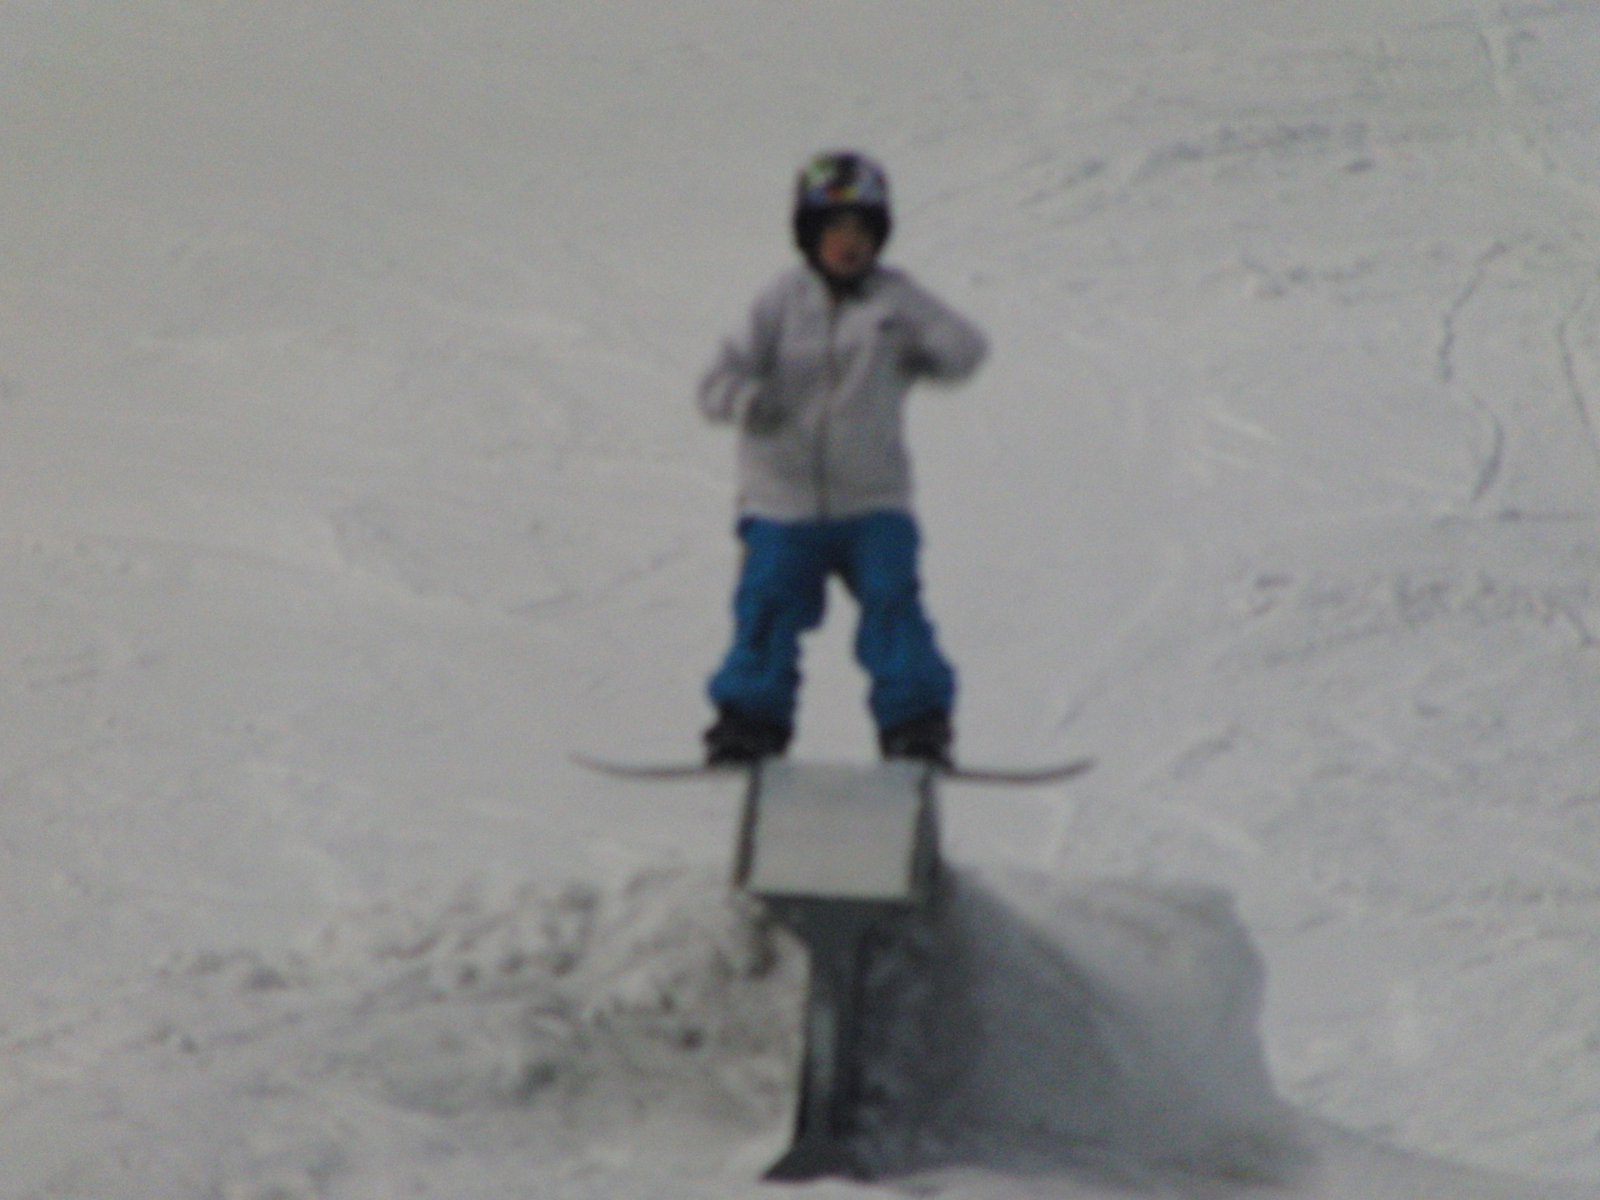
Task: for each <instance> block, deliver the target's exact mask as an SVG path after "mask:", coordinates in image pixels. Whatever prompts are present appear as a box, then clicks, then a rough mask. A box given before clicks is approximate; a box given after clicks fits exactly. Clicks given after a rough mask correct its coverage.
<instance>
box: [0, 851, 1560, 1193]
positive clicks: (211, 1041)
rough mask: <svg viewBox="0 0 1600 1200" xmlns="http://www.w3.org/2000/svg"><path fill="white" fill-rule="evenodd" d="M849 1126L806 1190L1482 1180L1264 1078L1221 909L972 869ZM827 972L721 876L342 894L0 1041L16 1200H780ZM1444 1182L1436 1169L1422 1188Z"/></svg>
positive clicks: (1242, 969)
mask: <svg viewBox="0 0 1600 1200" xmlns="http://www.w3.org/2000/svg"><path fill="white" fill-rule="evenodd" d="M878 936H880V937H881V939H882V944H881V945H880V946H879V947H878V949H879V951H880V952H879V953H878V954H876V955H875V956H874V964H875V965H874V967H873V969H872V971H871V972H870V975H869V978H868V979H867V981H866V987H867V1004H866V1028H865V1031H864V1034H865V1043H866V1055H867V1061H866V1063H865V1071H864V1076H863V1081H864V1085H865V1086H864V1092H863V1096H862V1100H861V1111H860V1118H861V1119H860V1122H859V1126H858V1130H859V1132H858V1134H857V1136H858V1138H859V1142H860V1144H859V1146H858V1147H857V1149H858V1151H859V1153H860V1156H861V1158H862V1161H864V1162H868V1163H870V1165H871V1167H872V1168H873V1171H874V1173H875V1174H876V1175H877V1177H878V1182H876V1183H873V1184H855V1183H847V1182H845V1181H838V1180H830V1181H820V1182H817V1183H813V1184H808V1185H805V1186H804V1187H803V1188H798V1187H797V1188H793V1189H792V1190H793V1191H795V1192H802V1191H803V1192H804V1194H806V1195H807V1196H820V1197H833V1196H839V1197H843V1196H846V1195H849V1196H854V1197H870V1196H874V1195H883V1196H891V1195H903V1194H904V1193H905V1189H906V1188H908V1187H910V1188H912V1189H914V1190H915V1191H916V1192H918V1193H919V1194H932V1195H937V1194H941V1193H943V1194H951V1195H957V1194H959V1195H961V1196H963V1197H969V1198H970V1197H990V1198H993V1200H1020V1198H1022V1197H1032V1196H1045V1195H1049V1196H1052V1197H1065V1198H1067V1200H1073V1198H1078V1197H1099V1196H1112V1195H1115V1196H1120V1197H1129V1196H1146V1197H1148V1196H1180V1197H1188V1198H1190V1200H1202V1198H1213V1197H1232V1196H1245V1195H1250V1196H1272V1195H1282V1196H1296V1197H1318V1198H1323V1197H1332V1196H1335V1195H1337V1196H1340V1197H1347V1196H1351V1195H1362V1196H1364V1197H1367V1198H1368V1200H1377V1198H1379V1197H1387V1196H1394V1197H1401V1196H1405V1197H1407V1198H1408V1200H1424V1198H1426V1197H1431V1196H1439V1197H1441V1198H1442V1197H1446V1196H1448V1197H1450V1198H1451V1200H1463V1198H1464V1197H1469V1196H1470V1197H1483V1198H1492V1200H1510V1198H1513V1197H1514V1198H1516V1200H1530V1198H1532V1197H1535V1196H1537V1197H1540V1198H1541V1200H1543V1198H1544V1197H1547V1196H1549V1197H1553V1196H1556V1195H1559V1194H1560V1193H1558V1192H1556V1191H1530V1190H1527V1189H1526V1188H1522V1187H1521V1185H1517V1184H1514V1183H1509V1182H1508V1183H1504V1184H1502V1183H1501V1182H1499V1181H1493V1180H1488V1179H1487V1177H1483V1176H1478V1175H1468V1174H1465V1173H1460V1172H1452V1171H1449V1170H1446V1169H1444V1168H1438V1169H1437V1170H1435V1169H1434V1168H1429V1167H1424V1166H1422V1165H1420V1164H1418V1163H1417V1162H1416V1160H1414V1159H1410V1158H1408V1157H1406V1156H1403V1155H1399V1154H1388V1153H1386V1152H1383V1151H1381V1150H1378V1149H1376V1148H1374V1147H1372V1146H1370V1145H1367V1144H1364V1143H1359V1142H1356V1141H1353V1140H1351V1139H1341V1138H1340V1136H1339V1135H1336V1134H1333V1133H1331V1132H1329V1131H1326V1130H1322V1129H1320V1128H1315V1127H1313V1126H1312V1125H1310V1124H1309V1123H1307V1122H1305V1121H1303V1120H1301V1119H1299V1118H1297V1117H1296V1116H1295V1114H1293V1113H1292V1112H1291V1111H1289V1110H1288V1109H1287V1108H1286V1107H1285V1106H1284V1105H1283V1104H1282V1103H1280V1101H1279V1100H1278V1098H1277V1097H1276V1096H1275V1094H1274V1092H1273V1089H1272V1086H1271V1084H1270V1081H1269V1079H1268V1075H1267V1071H1266V1069H1265V1066H1264V1064H1263V1061H1262V1053H1261V1050H1260V1046H1259V1042H1258V1039H1257V1035H1256V1020H1257V1015H1258V1012H1259V1010H1260V1005H1261V1001H1262V972H1261V967H1260V963H1259V960H1258V958H1257V955H1256V954H1255V952H1254V951H1253V948H1252V946H1251V943H1250V940H1249V938H1248V937H1247V935H1246V933H1245V931H1244V930H1243V928H1242V927H1241V926H1240V924H1239V922H1238V921H1237V920H1236V919H1235V917H1234V915H1233V913H1232V910H1231V904H1230V902H1229V900H1228V898H1227V896H1226V895H1224V894H1221V893H1219V892H1215V891H1209V890H1185V889H1174V888H1158V887H1152V886H1145V885H1139V884H1132V883H1124V882H1099V883H1073V884H1068V883H1062V882H1060V881H1058V880H1054V879H1050V878H1047V877H1041V876H1033V875H1007V876H995V877H990V878H981V877H979V876H977V875H975V874H973V873H971V872H966V871H960V870H956V871H950V872H947V873H946V883H945V885H944V887H943V888H942V890H941V892H940V894H939V896H938V897H937V899H936V902H935V903H934V904H932V905H931V906H929V908H928V909H927V911H926V913H925V914H924V915H923V916H921V917H907V918H905V919H904V920H903V921H901V922H898V923H896V924H894V925H892V926H889V927H885V928H884V929H882V930H881V931H880V933H879V935H878ZM805 991H806V963H805V956H804V952H803V950H802V948H801V946H800V945H799V943H798V942H797V941H796V940H794V939H793V938H792V937H791V936H790V935H788V934H786V933H785V932H783V931H782V929H781V928H780V927H779V926H778V925H777V924H776V923H774V922H773V921H771V920H770V919H769V918H768V917H767V916H766V915H765V914H764V913H763V911H762V910H761V908H760V906H759V905H757V904H755V903H753V902H751V901H750V900H749V899H748V898H746V897H742V896H740V895H738V894H736V893H732V892H730V891H729V889H728V887H727V885H726V883H725V882H724V881H723V880H722V879H721V878H720V877H718V876H716V875H713V874H711V873H709V872H701V871H697V870H690V869H654V868H652V869H646V870H627V871H619V877H618V878H617V879H616V880H615V881H614V882H612V883H609V884H606V885H600V884H594V883H584V884H576V885H571V886H566V887H562V888H558V889H554V890H546V889H540V888H533V887H529V888H526V889H523V890H520V891H516V892H513V893H510V894H501V895H489V894H487V893H486V892H483V891H479V890H474V889H469V890H467V891H465V892H463V893H462V894H460V895H458V896H455V897H453V898H451V899H449V900H448V901H446V902H435V903H432V904H430V903H428V902H426V901H423V900H417V901H415V902H407V903H389V904H383V905H378V906H374V907H371V908H368V909H364V910H361V911H357V912H352V913H350V914H348V915H347V916H345V917H343V918H341V919H340V920H338V921H336V922H334V923H333V924H331V925H329V926H328V927H327V928H325V929H323V930H321V931H320V932H318V933H317V934H316V935H315V936H314V937H311V938H308V939H307V940H306V942H305V944H304V945H302V946H300V947H299V948H297V949H295V950H293V951H283V952H265V951H258V950H244V951H240V952H236V953H225V954H212V953H206V954H193V955H184V956H181V957H179V958H177V959H175V960H174V961H172V962H170V963H167V964H165V965H164V966H162V967H160V968H159V969H157V970H153V971H152V972H151V973H150V974H149V975H148V976H146V977H144V978H141V979H137V980H133V981H130V983H129V984H128V985H127V986H126V987H125V988H123V989H121V990H119V991H117V992H114V993H108V994H107V995H105V996H104V997H102V998H101V999H100V1000H99V1001H97V1002H96V1003H95V1004H94V1005H93V1006H92V1007H90V1008H87V1009H84V1010H82V1011H76V1012H55V1013H51V1014H50V1015H49V1016H48V1017H47V1018H44V1019H41V1020H40V1021H39V1022H37V1023H36V1024H35V1025H34V1026H33V1027H31V1028H25V1029H24V1028H12V1029H8V1030H6V1031H5V1034H4V1037H3V1038H0V1068H3V1069H0V1118H3V1119H0V1164H4V1166H3V1176H0V1177H3V1179H4V1184H5V1186H4V1188H3V1189H0V1190H3V1194H5V1195H6V1196H8V1197H12V1196H15V1197H19V1198H21V1200H43V1198H44V1197H50V1198H51V1200H80V1198H81V1200H90V1198H95V1200H101V1198H103V1197H105V1196H111V1195H115V1196H117V1197H119V1198H120V1200H145V1198H150V1200H155V1198H159V1200H175V1198H178V1197H198V1198H203V1200H340V1198H346V1197H351V1198H353V1197H362V1198H367V1197H378V1196H384V1197H387V1196H405V1197H446V1196H448V1197H450V1198H451V1200H479V1198H483V1200H487V1198H489V1197H494V1198H495V1200H504V1197H506V1196H529V1197H535V1196H536V1197H541V1198H543V1197H556V1198H568V1197H570V1198H573V1200H577V1198H590V1197H602V1196H604V1197H607V1198H608V1200H633V1198H634V1197H640V1198H642V1197H646V1196H648V1197H651V1198H652V1200H656V1198H663V1197H664V1198H667V1200H672V1198H674V1197H712V1196H715V1197H718V1198H719V1200H722V1198H726V1197H738V1196H746V1195H748V1196H762V1195H771V1194H773V1187H774V1185H766V1184H762V1183H760V1182H759V1176H760V1173H761V1170H762V1168H763V1167H764V1166H765V1164H766V1163H768V1162H770V1161H771V1159H772V1157H773V1155H774V1153H775V1151H776V1150H778V1149H780V1148H781V1147H782V1145H783V1144H784V1143H785V1142H786V1140H787V1137H788V1129H789V1124H790V1122H791V1120H792V1117H793V1104H794V1076H795V1071H796V1065H797V1062H798V1059H799V1055H800V1050H801V1012H802V1007H803V1002H804V998H805ZM1430 1172H1433V1173H1432V1174H1430Z"/></svg>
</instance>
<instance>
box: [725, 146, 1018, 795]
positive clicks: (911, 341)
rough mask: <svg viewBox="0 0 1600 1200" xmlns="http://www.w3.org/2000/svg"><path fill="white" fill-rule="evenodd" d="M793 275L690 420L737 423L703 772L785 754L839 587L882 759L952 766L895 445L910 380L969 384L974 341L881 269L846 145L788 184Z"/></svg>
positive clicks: (948, 673)
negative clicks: (720, 645) (726, 592)
mask: <svg viewBox="0 0 1600 1200" xmlns="http://www.w3.org/2000/svg"><path fill="white" fill-rule="evenodd" d="M793 227H794V238H795V242H796V244H797V246H798V247H799V250H800V253H801V256H802V257H803V259H804V262H803V264H800V265H796V266H795V267H792V268H790V269H789V270H788V271H786V272H784V273H783V274H782V275H780V276H779V277H778V278H777V279H776V280H774V281H773V282H772V283H771V284H770V285H769V286H768V287H767V288H766V289H765V290H764V291H763V292H762V293H761V294H760V295H759V296H758V297H757V299H756V301H755V303H754V305H753V307H752V309H751V313H750V318H749V322H748V324H747V325H746V326H745V327H744V328H743V329H742V330H740V331H739V332H738V333H736V334H735V335H734V336H732V337H731V338H729V339H728V340H727V341H726V342H724V344H723V345H722V348H721V351H720V353H719V354H718V356H717V358H716V360H715V361H714V362H713V364H712V365H711V367H710V369H709V370H708V371H707V373H706V375H705V377H704V379H703V380H702V382H701V384H700V390H699V404H700V410H701V412H702V413H703V414H704V415H705V416H706V417H707V418H708V419H710V420H712V421H717V422H725V423H731V424H733V425H735V426H736V427H737V428H738V431H739V437H738V480H739V514H738V536H739V537H740V539H741V540H742V542H743V544H744V563H743V567H742V569H741V572H740V577H739V580H738V585H737V588H736V590H735V593H734V601H733V609H734V636H733V644H732V647H731V648H730V649H729V651H728V653H727V656H726V658H725V659H724V661H723V663H722V665H721V667H720V669H719V670H718V671H717V672H716V673H715V674H714V675H713V676H712V678H711V680H710V684H709V687H708V691H709V694H710V697H711V700H712V702H713V703H714V704H715V705H716V706H717V712H718V716H717V720H716V722H715V723H714V724H713V725H712V726H711V728H710V729H708V730H707V731H706V734H705V743H706V759H707V761H708V762H710V763H713V764H718V763H733V762H750V761H755V760H757V759H760V758H763V757H767V756H769V755H780V754H782V753H783V752H784V750H785V749H786V748H787V747H788V744H789V741H790V738H791V736H792V734H793V731H794V715H795V709H796V705H797V698H798V693H799V688H800V670H799V660H800V636H801V634H802V633H804V632H806V631H807V630H810V629H814V628H815V627H817V626H818V625H819V624H820V623H821V621H822V617H823V611H824V602H825V596H826V585H827V581H828V579H829V577H830V576H832V575H837V576H839V577H840V578H841V579H842V580H843V582H844V584H845V586H846V587H847V588H848V590H849V591H850V593H851V594H852V595H853V596H854V597H855V599H856V601H857V602H858V603H859V605H860V610H861V611H860V625H859V627H858V629H857V633H856V639H855V653H856V658H857V660H858V661H859V662H860V663H861V665H862V666H863V667H864V668H865V669H866V671H867V673H868V674H869V676H870V677H871V681H872V686H871V692H870V696H869V706H870V709H871V712H872V716H873V719H874V721H875V723H876V726H877V730H878V741H879V746H880V749H881V750H882V753H883V755H884V756H885V757H886V758H917V759H925V760H928V761H931V762H935V763H939V764H942V765H949V763H950V758H951V747H952V741H953V732H952V725H951V714H952V710H953V707H954V702H955V693H956V678H955V672H954V670H953V669H952V668H951V666H950V664H949V663H948V662H947V661H946V660H945V658H944V656H943V655H942V654H941V653H940V651H939V648H938V646H937V644H936V642H935V638H934V630H933V626H932V625H931V624H930V622H929V620H928V618H927V616H926V614H925V613H924V610H923V606H922V602H921V599H920V593H921V584H920V580H919V577H918V570H917V554H918V544H919V532H918V527H917V523H916V520H915V518H914V516H913V514H912V509H911V472H910V463H909V460H908V458H907V454H906V447H905V441H904V436H903V428H902V426H903V421H902V411H903V407H904V401H905V397H906V393H907V391H908V390H909V389H910V387H911V385H912V384H913V383H914V382H916V381H917V380H919V379H928V380H937V381H945V382H954V381H957V380H961V379H965V378H966V377H967V376H969V375H971V374H972V372H973V371H974V370H976V368H977V367H978V364H979V363H980V362H981V361H982V359H983V357H984V354H985V350H986V346H985V340H984V336H983V334H982V332H981V331H980V330H978V329H977V328H976V327H975V326H974V325H973V324H972V323H971V322H970V321H968V320H967V319H966V318H964V317H962V316H960V315H959V314H957V313H955V312H953V311H952V310H951V309H949V308H948V307H946V306H945V305H944V304H943V303H942V302H941V301H939V300H938V299H937V298H935V297H934V296H932V295H931V294H929V293H928V292H927V291H925V290H924V289H923V288H922V287H920V286H919V285H918V284H917V283H916V282H914V281H913V280H912V279H911V277H910V276H909V275H908V274H906V273H905V272H904V271H902V270H899V269H896V268H894V267H890V266H885V265H883V264H881V263H880V262H879V256H880V255H881V253H882V251H883V248H884V244H885V243H886V242H887V241H888V240H889V233H890V227H891V218H890V208H889V186H888V180H887V178H886V176H885V175H884V172H883V170H882V168H881V167H880V166H879V165H878V164H877V163H875V162H873V161H872V160H871V159H870V158H867V157H866V156H864V155H862V154H858V153H854V152H831V153H825V154H821V155H818V156H817V157H815V158H813V159H812V160H811V161H810V162H809V163H807V164H806V165H805V166H804V167H803V168H802V169H801V171H800V175H799V179H798V181H797V183H796V187H795V200H794V210H793Z"/></svg>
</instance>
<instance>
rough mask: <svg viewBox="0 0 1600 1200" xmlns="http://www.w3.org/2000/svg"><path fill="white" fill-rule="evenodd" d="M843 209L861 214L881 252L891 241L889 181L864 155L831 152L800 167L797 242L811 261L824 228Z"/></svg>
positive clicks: (797, 192) (879, 168) (797, 198)
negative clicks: (875, 237) (874, 236)
mask: <svg viewBox="0 0 1600 1200" xmlns="http://www.w3.org/2000/svg"><path fill="white" fill-rule="evenodd" d="M842 209H848V210H852V211H854V212H858V213H860V214H861V216H862V217H863V218H864V219H865V220H866V222H867V224H868V226H869V227H870V228H871V229H872V231H873V233H874V234H875V235H876V236H877V239H878V245H879V247H880V248H881V247H882V246H883V244H884V243H885V242H887V241H888V240H889V232H890V229H891V228H892V225H893V222H892V220H891V218H890V215H889V177H888V176H887V175H886V174H884V170H883V168H882V167H880V166H879V165H878V164H877V163H875V162H873V161H872V159H870V158H868V157H867V156H866V155H865V154H859V153H857V152H855V151H853V150H830V151H828V152H826V153H823V154H819V155H817V156H816V157H815V158H813V159H812V160H811V161H810V162H808V163H806V165H805V166H803V167H801V168H800V176H799V178H798V179H797V180H796V181H795V193H794V239H795V244H796V245H798V246H799V247H800V252H801V253H802V254H804V255H805V256H806V257H807V258H808V259H809V258H813V257H814V256H815V254H816V248H817V239H818V238H819V237H820V236H821V234H822V227H823V225H825V224H826V223H827V221H828V218H829V217H831V216H833V215H834V214H835V213H837V212H839V211H840V210H842Z"/></svg>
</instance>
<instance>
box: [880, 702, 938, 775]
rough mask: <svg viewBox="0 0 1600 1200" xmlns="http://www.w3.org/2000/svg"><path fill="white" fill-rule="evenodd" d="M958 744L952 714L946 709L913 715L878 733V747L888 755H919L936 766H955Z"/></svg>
mask: <svg viewBox="0 0 1600 1200" xmlns="http://www.w3.org/2000/svg"><path fill="white" fill-rule="evenodd" d="M954 743H955V731H954V730H953V729H952V728H951V727H950V714H949V713H942V712H931V713H926V714H924V715H923V716H920V717H913V718H912V719H911V720H909V721H902V722H901V723H900V724H898V725H894V726H891V727H890V728H888V729H885V730H883V731H882V732H880V733H879V734H878V748H879V749H880V750H882V751H883V756H884V758H916V759H921V760H922V761H923V762H926V763H931V764H932V765H934V766H936V767H948V766H951V765H953V764H952V759H951V749H952V747H953V745H954Z"/></svg>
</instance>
